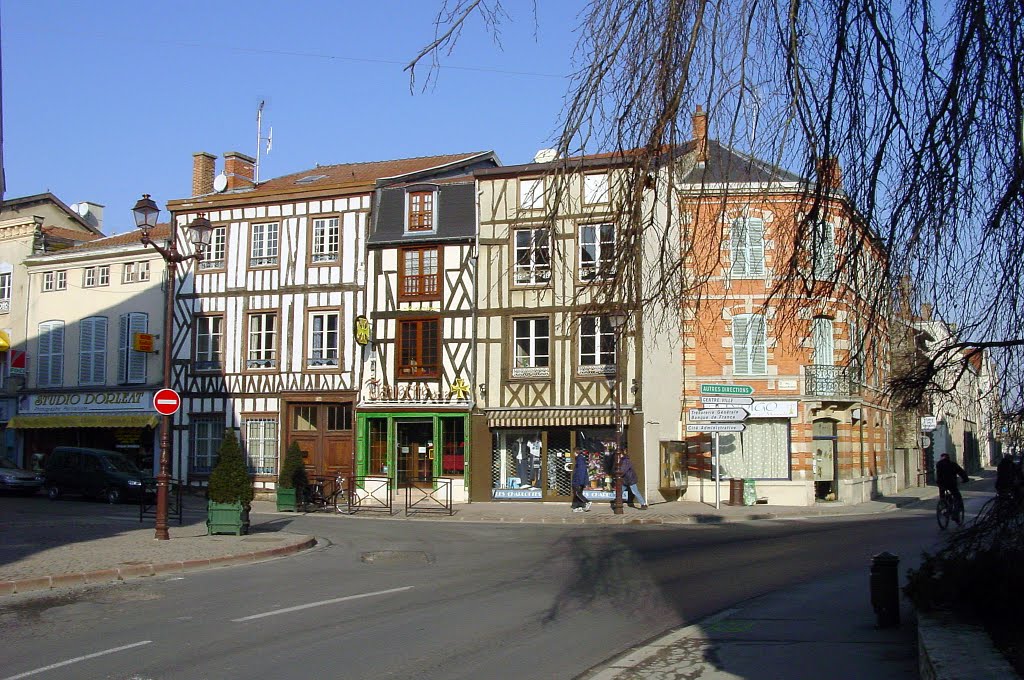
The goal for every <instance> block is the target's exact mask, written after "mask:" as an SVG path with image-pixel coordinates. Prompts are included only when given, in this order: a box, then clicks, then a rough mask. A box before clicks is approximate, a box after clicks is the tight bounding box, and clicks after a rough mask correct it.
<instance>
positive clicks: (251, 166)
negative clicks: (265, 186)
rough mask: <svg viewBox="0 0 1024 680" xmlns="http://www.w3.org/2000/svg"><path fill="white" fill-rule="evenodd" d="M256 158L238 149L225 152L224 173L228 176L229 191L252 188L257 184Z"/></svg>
mask: <svg viewBox="0 0 1024 680" xmlns="http://www.w3.org/2000/svg"><path fill="white" fill-rule="evenodd" d="M255 170H256V159H255V158H253V157H252V156H247V155H246V154H244V153H241V152H238V151H228V152H227V153H226V154H224V174H225V175H227V177H228V191H231V190H232V189H251V188H252V187H254V186H255V185H256V181H255V179H254V177H255Z"/></svg>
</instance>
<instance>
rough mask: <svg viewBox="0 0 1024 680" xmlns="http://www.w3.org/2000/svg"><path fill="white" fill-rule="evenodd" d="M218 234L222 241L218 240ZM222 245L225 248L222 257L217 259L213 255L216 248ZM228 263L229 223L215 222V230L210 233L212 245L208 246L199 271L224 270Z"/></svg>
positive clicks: (200, 262)
mask: <svg viewBox="0 0 1024 680" xmlns="http://www.w3.org/2000/svg"><path fill="white" fill-rule="evenodd" d="M218 236H220V241H219V242H218ZM217 247H220V248H222V249H223V253H221V258H220V259H217V258H215V257H213V255H214V254H215V252H216V251H215V248H217ZM227 265H228V225H226V224H215V225H213V232H212V233H211V234H210V245H209V246H207V247H206V249H205V252H204V253H203V259H202V260H200V261H199V266H198V268H197V271H198V273H200V274H206V273H212V272H222V271H225V270H226V269H227Z"/></svg>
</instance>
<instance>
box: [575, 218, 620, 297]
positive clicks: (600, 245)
mask: <svg viewBox="0 0 1024 680" xmlns="http://www.w3.org/2000/svg"><path fill="white" fill-rule="evenodd" d="M603 227H610V228H611V233H612V238H611V241H605V240H603V239H602V238H601V236H602V233H601V232H602V228H603ZM587 229H593V230H594V241H593V245H594V248H595V250H596V255H595V259H594V262H593V263H592V264H591V265H589V266H588V267H584V263H583V248H584V241H583V233H584V231H585V230H587ZM576 241H577V246H578V247H577V258H578V261H579V266H578V267H577V269H576V276H577V277H578V279H579V281H580V282H581V283H600V282H601V281H607V280H609V279H613V278H614V276H615V271H614V266H615V252H616V250H617V246H618V243H617V241H618V234H617V230H616V229H615V223H614V222H587V223H585V224H580V225H578V226H577V227H576ZM609 244H610V245H609ZM608 248H610V249H611V254H610V255H607V256H606V253H605V250H607V249H608ZM588 272H591V273H590V274H589V275H588Z"/></svg>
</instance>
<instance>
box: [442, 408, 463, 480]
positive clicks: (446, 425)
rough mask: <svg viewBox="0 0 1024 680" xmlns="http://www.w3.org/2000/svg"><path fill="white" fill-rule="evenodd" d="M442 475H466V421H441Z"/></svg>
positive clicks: (448, 419)
mask: <svg viewBox="0 0 1024 680" xmlns="http://www.w3.org/2000/svg"><path fill="white" fill-rule="evenodd" d="M441 447H442V451H443V453H442V454H441V474H442V475H444V476H446V477H462V476H463V475H464V474H465V473H466V420H465V418H461V417H460V418H442V419H441Z"/></svg>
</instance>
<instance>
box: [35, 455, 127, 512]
mask: <svg viewBox="0 0 1024 680" xmlns="http://www.w3.org/2000/svg"><path fill="white" fill-rule="evenodd" d="M43 476H44V480H43V486H44V487H45V488H46V495H47V496H49V497H50V500H57V499H58V498H60V497H61V496H62V495H64V494H66V493H77V494H81V495H82V496H85V497H87V498H102V499H105V500H106V501H107V502H108V503H120V502H121V501H123V500H138V499H139V497H140V496H142V494H143V493H144V488H145V481H146V478H145V476H144V475H143V474H142V471H141V470H139V468H138V467H136V465H135V463H133V462H132V461H130V460H129V459H128V458H127V457H125V456H124V455H123V454H121V453H118V452H117V451H107V450H104V449H90V448H85V447H79V446H58V447H57V448H55V449H54V450H53V453H51V454H50V456H49V457H48V458H47V459H46V470H45V473H44V475H43Z"/></svg>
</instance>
